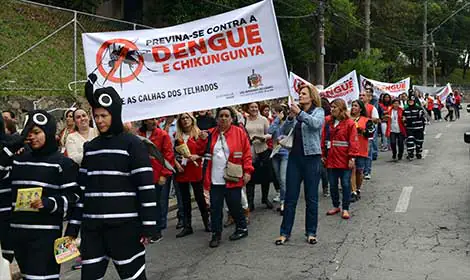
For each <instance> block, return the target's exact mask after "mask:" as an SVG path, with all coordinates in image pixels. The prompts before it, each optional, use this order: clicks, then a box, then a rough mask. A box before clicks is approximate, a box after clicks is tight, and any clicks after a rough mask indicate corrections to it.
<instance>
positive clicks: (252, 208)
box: [248, 203, 255, 212]
mask: <svg viewBox="0 0 470 280" xmlns="http://www.w3.org/2000/svg"><path fill="white" fill-rule="evenodd" d="M248 208H250V212H253V211H255V204H254V203H250V204H248Z"/></svg>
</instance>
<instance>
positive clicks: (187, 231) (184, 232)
mask: <svg viewBox="0 0 470 280" xmlns="http://www.w3.org/2000/svg"><path fill="white" fill-rule="evenodd" d="M190 234H193V228H192V227H184V228H183V230H182V231H180V233H178V234H177V235H176V238H180V237H185V236H186V235H190Z"/></svg>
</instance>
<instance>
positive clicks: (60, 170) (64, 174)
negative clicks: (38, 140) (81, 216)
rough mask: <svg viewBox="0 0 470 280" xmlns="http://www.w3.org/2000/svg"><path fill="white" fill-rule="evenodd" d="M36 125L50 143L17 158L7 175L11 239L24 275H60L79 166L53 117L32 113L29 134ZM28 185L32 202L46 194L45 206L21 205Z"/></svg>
mask: <svg viewBox="0 0 470 280" xmlns="http://www.w3.org/2000/svg"><path fill="white" fill-rule="evenodd" d="M34 126H37V127H39V128H40V129H41V130H42V131H43V132H44V134H45V144H44V146H43V147H42V148H39V149H33V148H32V149H31V151H30V152H24V153H22V154H20V155H15V156H13V157H11V159H12V161H11V170H10V174H9V177H8V179H6V180H7V184H9V185H10V186H11V200H10V203H11V205H12V214H11V220H10V232H11V239H12V242H13V250H14V252H15V258H16V260H17V262H18V265H19V267H20V270H21V272H22V273H23V279H59V272H60V266H59V265H58V264H57V263H56V260H55V258H54V240H55V239H57V238H59V237H61V236H62V223H63V220H64V217H65V216H66V213H67V211H68V209H69V207H70V206H73V205H74V204H75V203H76V202H77V201H78V199H79V195H78V193H79V190H80V188H79V186H78V184H77V182H76V181H77V180H76V179H77V174H78V165H77V164H76V163H75V162H73V161H72V160H71V159H69V158H67V157H65V156H64V155H62V154H61V153H60V152H59V151H58V146H57V141H56V139H55V135H56V122H55V120H54V118H53V116H51V115H50V114H48V113H47V112H45V111H41V110H38V111H32V112H30V113H29V114H28V118H27V123H26V127H25V130H24V131H23V135H27V134H28V133H29V132H30V130H31V129H32V128H33V127H34ZM32 188H34V189H35V190H34V191H32V190H31V189H32ZM38 188H39V189H41V191H39V190H38ZM26 189H29V190H30V191H31V193H32V195H31V197H32V198H30V199H26V201H27V202H26V203H25V205H27V206H29V204H28V203H29V201H30V200H34V198H35V199H41V201H42V204H43V206H44V207H43V208H41V209H39V210H37V211H34V210H32V211H26V210H22V209H21V208H20V205H16V202H17V196H19V197H20V199H21V198H24V197H26V198H28V197H29V196H28V195H24V194H23V193H21V194H20V191H21V192H23V191H25V190H26ZM41 192H42V193H41ZM33 193H34V194H33ZM40 193H41V194H40ZM18 194H20V195H18Z"/></svg>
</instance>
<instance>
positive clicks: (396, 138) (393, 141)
mask: <svg viewBox="0 0 470 280" xmlns="http://www.w3.org/2000/svg"><path fill="white" fill-rule="evenodd" d="M404 142H405V136H403V134H401V133H395V132H390V145H391V146H392V155H393V157H396V156H397V145H398V157H399V158H401V157H403V151H404V150H405V145H404Z"/></svg>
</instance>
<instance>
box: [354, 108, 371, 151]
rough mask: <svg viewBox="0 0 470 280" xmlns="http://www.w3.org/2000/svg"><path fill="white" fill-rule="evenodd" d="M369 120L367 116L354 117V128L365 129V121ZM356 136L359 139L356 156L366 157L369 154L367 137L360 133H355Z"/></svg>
mask: <svg viewBox="0 0 470 280" xmlns="http://www.w3.org/2000/svg"><path fill="white" fill-rule="evenodd" d="M368 121H369V118H367V117H363V116H361V117H359V118H358V119H356V120H355V121H354V122H355V123H356V129H357V130H358V132H359V131H365V130H366V128H367V127H366V126H367V122H368ZM357 138H358V140H359V148H358V152H357V156H358V157H368V156H369V138H367V137H365V136H364V135H362V134H361V133H358V134H357Z"/></svg>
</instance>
